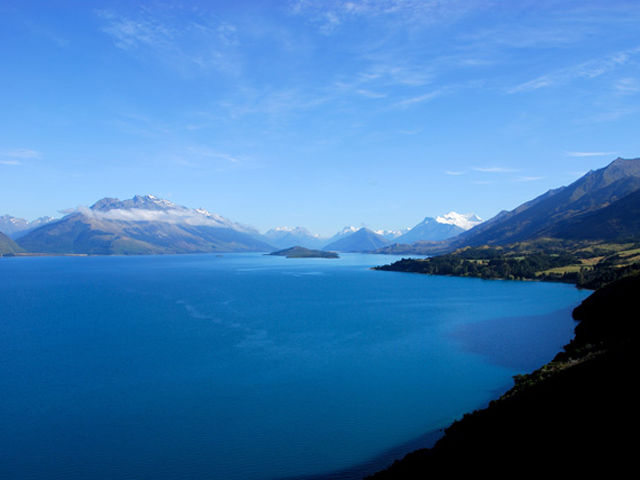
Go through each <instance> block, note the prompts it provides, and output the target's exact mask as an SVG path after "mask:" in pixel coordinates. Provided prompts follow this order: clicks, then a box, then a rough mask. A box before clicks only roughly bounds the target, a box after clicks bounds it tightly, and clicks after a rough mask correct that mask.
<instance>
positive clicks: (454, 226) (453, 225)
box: [395, 212, 482, 244]
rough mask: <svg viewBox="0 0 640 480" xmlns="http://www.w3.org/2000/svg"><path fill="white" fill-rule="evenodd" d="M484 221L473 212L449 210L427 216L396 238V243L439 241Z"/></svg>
mask: <svg viewBox="0 0 640 480" xmlns="http://www.w3.org/2000/svg"><path fill="white" fill-rule="evenodd" d="M480 223H482V219H481V218H480V217H478V216H477V215H474V214H473V213H469V214H464V215H463V214H459V213H456V212H449V213H447V214H446V215H443V216H440V217H436V218H432V217H426V218H425V219H424V220H423V221H422V222H420V223H419V224H418V225H416V226H415V227H413V228H412V229H411V230H409V231H408V232H407V233H405V234H404V235H401V236H400V237H398V238H396V239H395V243H399V244H403V243H415V242H423V241H429V242H437V241H440V240H445V239H447V238H451V237H455V236H456V235H459V234H461V233H463V232H465V231H467V230H469V229H470V228H473V227H474V226H476V225H479V224H480Z"/></svg>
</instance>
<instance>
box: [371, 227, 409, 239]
mask: <svg viewBox="0 0 640 480" xmlns="http://www.w3.org/2000/svg"><path fill="white" fill-rule="evenodd" d="M409 230H411V228H403V229H402V230H374V233H377V234H378V235H380V236H381V237H384V238H386V239H387V240H389V241H391V242H393V241H395V240H396V239H397V238H398V237H400V236H402V235H404V234H405V233H407V232H408V231H409Z"/></svg>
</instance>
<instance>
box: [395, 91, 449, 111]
mask: <svg viewBox="0 0 640 480" xmlns="http://www.w3.org/2000/svg"><path fill="white" fill-rule="evenodd" d="M450 90H451V88H449V87H443V88H440V89H438V90H434V91H432V92H429V93H425V94H423V95H417V96H415V97H412V98H407V99H405V100H401V101H399V102H396V104H395V106H396V107H398V108H408V107H412V106H414V105H417V104H421V103H425V102H430V101H431V100H435V99H436V98H439V97H442V96H443V95H446V94H447V93H449V91H450Z"/></svg>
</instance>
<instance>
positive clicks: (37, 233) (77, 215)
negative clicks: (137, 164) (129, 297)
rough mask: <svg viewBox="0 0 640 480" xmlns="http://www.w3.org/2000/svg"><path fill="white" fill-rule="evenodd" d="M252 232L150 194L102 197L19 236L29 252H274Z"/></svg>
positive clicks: (199, 210) (224, 219) (206, 213)
mask: <svg viewBox="0 0 640 480" xmlns="http://www.w3.org/2000/svg"><path fill="white" fill-rule="evenodd" d="M257 236H258V234H257V232H256V231H254V230H252V229H250V228H248V227H244V226H242V225H239V224H237V223H234V222H232V221H230V220H228V219H226V218H224V217H221V216H219V215H215V214H211V213H209V212H207V211H206V210H204V209H189V208H186V207H182V206H179V205H176V204H174V203H172V202H170V201H168V200H163V199H159V198H157V197H154V196H152V195H146V196H139V195H137V196H135V197H134V198H132V199H130V200H124V201H120V200H118V199H114V198H103V199H102V200H99V201H98V202H96V203H95V204H94V205H93V206H91V207H90V208H79V209H77V210H76V211H75V212H73V213H71V214H69V215H66V216H65V217H63V218H62V219H60V220H58V221H56V222H52V223H48V224H46V225H44V226H42V227H40V228H37V229H35V230H32V231H30V232H29V233H27V234H26V235H24V236H22V237H20V238H18V239H17V240H16V243H18V245H19V246H20V247H22V248H23V249H24V250H26V251H27V252H38V253H75V254H102V255H109V254H162V253H211V252H258V251H268V250H272V249H273V247H272V246H271V245H269V244H268V243H266V242H264V241H262V240H260V239H259V238H257Z"/></svg>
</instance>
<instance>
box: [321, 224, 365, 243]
mask: <svg viewBox="0 0 640 480" xmlns="http://www.w3.org/2000/svg"><path fill="white" fill-rule="evenodd" d="M358 230H360V229H359V228H358V227H344V228H343V229H342V230H340V231H339V232H337V233H336V234H335V235H334V236H332V237H329V238H328V239H327V240H325V245H330V244H332V243H334V242H337V241H338V240H340V239H341V238H344V237H348V236H349V235H353V234H354V233H356V232H357V231H358Z"/></svg>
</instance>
